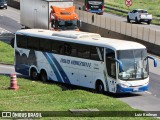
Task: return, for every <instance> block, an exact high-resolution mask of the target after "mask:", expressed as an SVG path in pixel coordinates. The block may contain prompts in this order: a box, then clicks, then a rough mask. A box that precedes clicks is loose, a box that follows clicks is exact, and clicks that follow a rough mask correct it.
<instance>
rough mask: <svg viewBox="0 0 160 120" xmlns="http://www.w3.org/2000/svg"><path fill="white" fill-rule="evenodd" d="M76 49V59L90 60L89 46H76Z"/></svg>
mask: <svg viewBox="0 0 160 120" xmlns="http://www.w3.org/2000/svg"><path fill="white" fill-rule="evenodd" d="M77 46H78V47H77V48H78V57H80V58H85V59H90V46H87V45H81V44H79V45H77Z"/></svg>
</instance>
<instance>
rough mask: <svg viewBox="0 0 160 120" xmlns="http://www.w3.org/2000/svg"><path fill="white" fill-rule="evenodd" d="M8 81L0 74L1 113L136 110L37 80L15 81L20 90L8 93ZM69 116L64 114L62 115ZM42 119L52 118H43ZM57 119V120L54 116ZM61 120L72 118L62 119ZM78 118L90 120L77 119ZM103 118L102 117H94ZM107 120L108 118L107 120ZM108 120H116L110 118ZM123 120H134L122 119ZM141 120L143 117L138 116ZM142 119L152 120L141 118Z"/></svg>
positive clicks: (106, 98) (92, 95)
mask: <svg viewBox="0 0 160 120" xmlns="http://www.w3.org/2000/svg"><path fill="white" fill-rule="evenodd" d="M9 79H10V78H9V77H7V76H2V75H0V93H1V94H0V111H68V110H69V109H87V108H97V109H99V110H101V111H137V110H135V109H133V108H131V107H130V106H129V105H127V104H125V103H123V102H121V101H120V100H118V99H115V98H112V97H110V96H106V95H102V94H95V93H92V92H88V91H84V90H76V89H72V90H70V89H68V88H67V89H64V88H65V86H63V85H59V84H58V85H57V84H44V83H42V82H40V81H31V80H29V79H24V78H18V86H19V90H17V91H13V90H9V89H8V87H9V84H10V80H9ZM65 114H66V115H67V114H68V113H67V112H66V113H65ZM42 119H52V118H51V117H50V118H48V117H46V118H45V117H44V118H42ZM56 119H60V118H59V117H57V118H56ZM63 119H74V118H67V117H63ZM77 119H91V118H89V117H80V118H77ZM95 119H97V120H99V119H106V118H105V117H97V118H95ZM107 119H108V118H107ZM109 119H119V117H110V118H109ZM123 119H126V120H128V119H135V118H134V117H124V118H123ZM136 119H138V120H141V119H142V118H140V117H137V118H136ZM143 119H145V120H151V119H154V118H149V117H144V118H143Z"/></svg>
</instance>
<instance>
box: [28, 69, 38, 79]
mask: <svg viewBox="0 0 160 120" xmlns="http://www.w3.org/2000/svg"><path fill="white" fill-rule="evenodd" d="M30 77H31V79H32V80H37V79H38V73H37V70H36V69H31V73H30Z"/></svg>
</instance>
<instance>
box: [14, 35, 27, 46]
mask: <svg viewBox="0 0 160 120" xmlns="http://www.w3.org/2000/svg"><path fill="white" fill-rule="evenodd" d="M16 40H17V47H20V48H27V38H26V37H25V36H23V35H16Z"/></svg>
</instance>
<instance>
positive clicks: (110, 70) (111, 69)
mask: <svg viewBox="0 0 160 120" xmlns="http://www.w3.org/2000/svg"><path fill="white" fill-rule="evenodd" d="M107 52H108V53H107ZM114 58H115V53H114V51H112V50H108V51H107V50H106V69H107V74H108V75H107V81H108V87H109V88H108V89H109V91H110V92H113V93H115V92H116V85H117V84H116V82H117V81H116V62H115V60H114Z"/></svg>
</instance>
